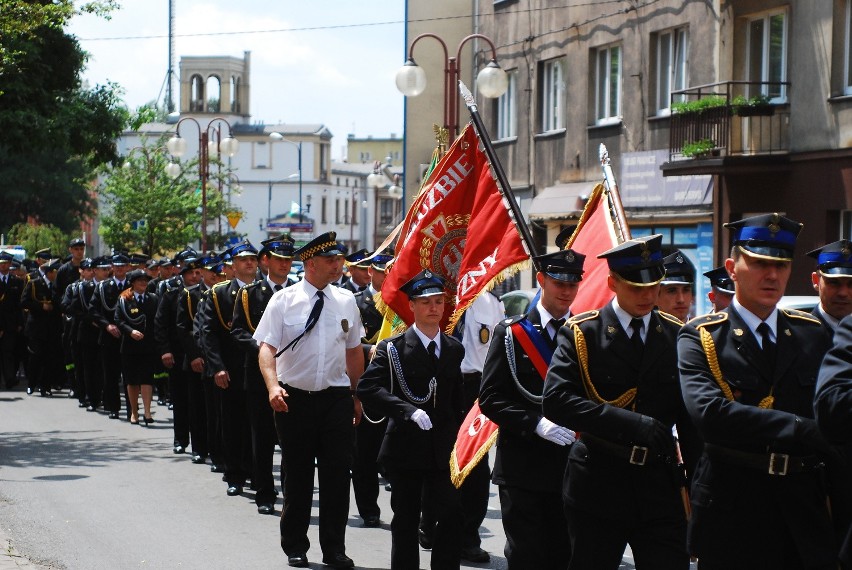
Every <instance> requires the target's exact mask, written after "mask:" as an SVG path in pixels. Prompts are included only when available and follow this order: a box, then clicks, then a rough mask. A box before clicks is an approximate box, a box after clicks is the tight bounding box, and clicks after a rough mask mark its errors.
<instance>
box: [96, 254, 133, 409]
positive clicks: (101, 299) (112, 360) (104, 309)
mask: <svg viewBox="0 0 852 570" xmlns="http://www.w3.org/2000/svg"><path fill="white" fill-rule="evenodd" d="M111 262H112V279H107V280H105V281H102V282H100V283H99V284H98V286H97V288H95V290H94V292H93V293H92V300H91V302H90V307H89V312H90V313H91V315H92V319H93V320H94V322H95V323H96V324H97V325H98V328H99V329H101V332H100V336H99V337H98V345H99V346H100V354H101V370H102V371H103V392H102V394H103V395H102V398H103V404H104V409H105V410H106V411H107V412H109V418H110V419H111V420H117V419H118V412H119V410H120V409H121V392H122V390H121V331H120V330H119V328H118V327H117V326H116V325H115V307H116V304H117V303H118V296H119V295H120V294H121V292H122V291H124V290H125V289H127V288H129V287H130V283H128V282H127V280H126V279H125V277H126V276H127V272H128V270H129V269H130V266H129V265H128V264H129V262H130V259H129V258H128V257H127V256H126V255H124V254H122V253H118V254H115V255H113V256H112V258H111ZM128 411H129V409H128Z"/></svg>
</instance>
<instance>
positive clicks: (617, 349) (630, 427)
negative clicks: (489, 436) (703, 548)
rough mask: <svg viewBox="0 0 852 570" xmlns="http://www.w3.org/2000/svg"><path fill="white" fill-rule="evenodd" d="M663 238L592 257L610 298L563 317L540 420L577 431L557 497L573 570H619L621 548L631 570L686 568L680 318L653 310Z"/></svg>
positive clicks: (686, 435)
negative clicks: (603, 267) (600, 264)
mask: <svg viewBox="0 0 852 570" xmlns="http://www.w3.org/2000/svg"><path fill="white" fill-rule="evenodd" d="M661 242H662V236H661V235H659V234H656V235H652V236H648V237H643V238H635V239H631V240H628V241H626V242H624V243H622V244H620V245H618V246H616V247H614V248H612V249H610V250H609V251H606V252H604V253H602V254H600V255H599V256H598V257H599V258H604V259H606V260H607V265H608V266H609V276H608V277H607V285H608V287H609V288H610V289H611V290H612V291H613V292H614V293H615V298H614V299H613V300H612V301H611V302H610V303H609V304H607V305H606V306H604V307H602V308H601V309H599V310H594V311H589V312H586V313H582V314H579V315H576V316H574V317H572V318H571V320H570V321H568V324H567V325H566V326H565V327H563V328H562V329H561V330H560V333H559V339H558V343H559V345H558V347H557V349H556V352H555V353H554V355H553V360H552V361H551V364H550V369H549V370H548V373H547V380H546V382H545V386H544V401H543V411H544V416H545V417H546V418H547V419H549V420H551V421H553V422H555V423H556V424H558V425H560V426H566V427H568V426H570V428H571V429H573V430H576V431H577V432H579V433H581V434H582V435H581V437H580V440H579V441H578V442H577V443H575V444H574V445H573V447H572V448H571V451H570V452H569V455H568V458H569V459H568V469H567V471H566V475H565V479H564V487H563V493H562V496H563V499H564V501H565V512H566V516H567V518H568V529H569V532H570V534H571V548H572V553H571V564H570V566H569V568H570V569H572V570H574V569H580V568H583V569H587V568H594V569H595V570H606V569H608V568H612V569H615V568H618V567H619V565H620V564H621V558H622V555H623V554H624V548H625V546H626V545H627V544H629V545H630V547H631V549H632V550H633V557H634V560H635V561H636V568H638V569H640V570H642V569H653V570H666V569H681V570H685V569H686V568H688V567H689V556H688V554H687V551H686V515H685V506H684V504H683V500H682V497H681V486H682V484H683V482H682V476H681V473H682V471H679V469H678V461H677V451H676V443H675V439H674V437H673V436H672V426H673V425H674V424H675V423H676V424H677V429H678V432H679V433H680V436H681V440H682V445H683V451H684V453H685V454H687V453H688V452H689V451H691V446H692V445H693V444H694V437H691V436H692V435H693V434H694V429H693V428H692V426H691V425H690V423H689V418H688V417H687V415H686V413H685V409H684V405H683V399H682V397H681V394H680V385H679V384H678V370H677V352H676V348H675V341H676V336H677V331H678V329H679V328H680V326H681V323H680V321H679V320H677V319H676V318H675V317H673V316H671V315H668V314H666V313H663V312H661V311H658V310H656V309H654V305H655V303H656V302H657V297H658V293H659V283H660V281H661V280H662V279H663V276H664V269H663V256H662V253H661V251H660V245H661ZM691 440H692V441H691ZM687 459H689V457H687Z"/></svg>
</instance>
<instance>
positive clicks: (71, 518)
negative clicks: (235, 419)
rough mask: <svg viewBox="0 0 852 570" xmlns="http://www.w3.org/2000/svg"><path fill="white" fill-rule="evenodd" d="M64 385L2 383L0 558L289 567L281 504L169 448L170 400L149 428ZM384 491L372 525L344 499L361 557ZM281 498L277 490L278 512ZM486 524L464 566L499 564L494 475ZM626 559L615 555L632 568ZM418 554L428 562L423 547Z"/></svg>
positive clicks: (98, 565) (100, 565)
mask: <svg viewBox="0 0 852 570" xmlns="http://www.w3.org/2000/svg"><path fill="white" fill-rule="evenodd" d="M64 394H66V393H60V395H59V396H54V397H53V398H42V397H40V396H27V395H26V393H25V392H24V390H23V389H22V388H18V389H16V390H14V391H0V434H2V436H0V544H2V545H3V546H4V547H5V548H4V549H2V550H3V551H2V552H0V568H3V569H5V568H7V567H11V568H14V567H15V566H14V565H12V564H13V563H14V560H13V558H12V555H11V554H10V553H11V552H13V551H14V556H15V557H16V559H17V560H25V561H31V562H32V563H33V564H36V565H38V566H41V567H48V568H68V569H77V568H79V569H87V570H96V569H110V570H114V569H116V568H205V569H211V568H213V569H217V568H253V569H255V568H256V569H262V568H282V567H287V566H286V558H285V556H284V554H283V552H282V551H281V549H280V546H279V544H278V516H269V515H266V516H263V515H258V514H257V511H256V507H255V505H254V502H253V496H252V492H251V491H248V490H247V491H246V492H245V493H244V494H243V496H239V497H228V496H227V495H226V494H225V489H226V484H225V483H224V482H223V481H222V480H221V476H220V475H219V474H215V473H211V472H210V469H209V466H204V465H194V464H192V463H191V462H190V458H189V455H188V454H184V455H174V454H173V453H172V451H171V448H172V423H171V412H169V411H168V410H167V409H166V408H165V407H159V406H155V408H154V411H155V414H154V418H155V420H156V423H154V424H153V425H152V426H151V427H148V428H145V427H140V426H132V425H130V424H129V423H127V422H126V421H119V420H109V419H107V417H106V415H105V414H103V413H100V412H98V413H87V412H85V411H84V410H83V409H80V408H78V407H77V402H76V400H73V399H69V398H67V397H65V395H64ZM276 464H277V458H276ZM276 482H277V477H276ZM379 500H380V505H381V507H382V520H383V525H382V527H381V528H374V529H365V528H362V527H361V526H360V525H361V519H360V518H359V517H358V516H357V514H356V511H355V500H354V498H353V499H352V500H351V503H350V504H351V514H350V518H349V527H348V529H347V534H346V544H347V554H348V555H349V556H350V557H351V558H352V559H353V560H354V561H355V564H356V567H357V568H363V569H368V570H369V569H377V570H378V569H386V568H388V567H389V562H390V530H389V526H388V524H387V523H388V522H389V521H390V518H391V514H392V513H391V510H390V502H389V501H390V493H388V492H386V491H384V490H382V491H381V493H380V497H379ZM316 506H317V503H316V501H315V502H314V512H313V517H312V521H311V527H310V531H309V536H310V538H311V549H310V550H309V552H308V557H309V559H310V561H311V567H312V568H324V566H323V565H322V564H321V563H320V560H321V558H322V554H321V551H320V548H319V539H318V534H317V526H316V525H317V522H318V519H317V515H318V511H317V508H316ZM280 508H281V500H280V498H279V500H278V503H277V504H276V515H278V514H280ZM481 536H482V538H483V542H482V547H483V548H485V549H486V550H487V551H488V552H489V553H490V554H491V562H490V563H488V564H480V565H463V566H462V568H471V569H472V568H493V569H505V568H506V561H505V559H504V558H503V545H504V542H505V536H504V535H503V528H502V524H501V521H500V506H499V501H498V498H497V494H496V488H493V487H492V493H491V499H490V503H489V510H488V515H487V517H486V519H485V522H484V523H483V526H482V528H481ZM9 545H11V546H9ZM4 556H5V563H6V564H9V566H5V565H4ZM629 561H630V558H629V557H625V564H624V565H623V566H622V567H623V568H632V565H631V564H629ZM420 565H421V567H422V568H428V567H429V553H428V552H427V551H421V556H420ZM28 567H30V566H28Z"/></svg>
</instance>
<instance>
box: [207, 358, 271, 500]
mask: <svg viewBox="0 0 852 570" xmlns="http://www.w3.org/2000/svg"><path fill="white" fill-rule="evenodd" d="M242 386H243V381H242V377H241V376H240V375H236V374H234V375H231V382H230V384H228V388H227V389H225V390H222V389H221V388H218V387H217V388H216V389H217V390H218V391H219V402H220V405H221V415H220V417H221V428H222V447H223V452H224V458H225V480H226V481H227V482H228V483H230V484H232V485H240V486H242V485H245V482H246V478H247V477H248V476H249V475H251V472H250V471H247V470H246V458H247V457H250V456H251V454H250V453H249V452H248V447H247V445H248V444H249V442H250V441H251V440H250V438H249V425H248V418H247V417H246V396H245V391H244V390H243V387H242ZM267 405H268V404H267ZM271 413H272V412H271V408H270V415H271Z"/></svg>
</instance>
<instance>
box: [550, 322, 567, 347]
mask: <svg viewBox="0 0 852 570" xmlns="http://www.w3.org/2000/svg"><path fill="white" fill-rule="evenodd" d="M550 322H551V323H553V334H551V335H550V341H551V343H553V344H556V337H557V336H559V329H561V328H562V325H564V324H565V319H553V320H551V321H550Z"/></svg>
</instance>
